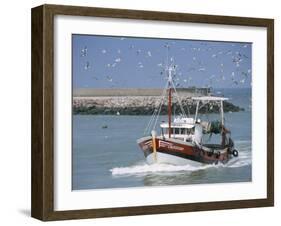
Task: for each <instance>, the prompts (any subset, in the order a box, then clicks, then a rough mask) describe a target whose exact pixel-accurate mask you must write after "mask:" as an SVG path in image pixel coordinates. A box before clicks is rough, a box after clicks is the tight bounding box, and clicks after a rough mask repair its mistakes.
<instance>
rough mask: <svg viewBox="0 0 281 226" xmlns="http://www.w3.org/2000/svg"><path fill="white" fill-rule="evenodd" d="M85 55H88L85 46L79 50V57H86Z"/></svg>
mask: <svg viewBox="0 0 281 226" xmlns="http://www.w3.org/2000/svg"><path fill="white" fill-rule="evenodd" d="M87 53H88V49H87V46H85V47H84V48H83V49H82V50H81V56H82V57H84V56H87Z"/></svg>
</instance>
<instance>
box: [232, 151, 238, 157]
mask: <svg viewBox="0 0 281 226" xmlns="http://www.w3.org/2000/svg"><path fill="white" fill-rule="evenodd" d="M232 155H233V156H234V157H238V151H237V150H236V149H234V150H233V151H232Z"/></svg>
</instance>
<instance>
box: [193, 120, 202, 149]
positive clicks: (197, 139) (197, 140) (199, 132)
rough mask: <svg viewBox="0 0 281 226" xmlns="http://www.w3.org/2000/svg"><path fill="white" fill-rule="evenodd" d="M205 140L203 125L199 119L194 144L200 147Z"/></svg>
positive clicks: (196, 124)
mask: <svg viewBox="0 0 281 226" xmlns="http://www.w3.org/2000/svg"><path fill="white" fill-rule="evenodd" d="M202 138H203V127H202V125H201V120H200V119H197V120H196V122H195V131H194V140H193V141H194V143H195V144H196V145H198V146H201V145H202Z"/></svg>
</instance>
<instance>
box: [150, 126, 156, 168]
mask: <svg viewBox="0 0 281 226" xmlns="http://www.w3.org/2000/svg"><path fill="white" fill-rule="evenodd" d="M151 136H152V149H153V159H154V162H155V163H156V162H157V150H156V131H155V130H152V131H151Z"/></svg>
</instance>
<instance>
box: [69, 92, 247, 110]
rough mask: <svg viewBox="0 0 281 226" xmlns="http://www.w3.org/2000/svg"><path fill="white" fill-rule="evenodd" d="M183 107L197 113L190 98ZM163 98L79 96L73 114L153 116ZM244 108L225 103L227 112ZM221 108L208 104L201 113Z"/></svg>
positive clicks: (164, 108)
mask: <svg viewBox="0 0 281 226" xmlns="http://www.w3.org/2000/svg"><path fill="white" fill-rule="evenodd" d="M181 99H182V100H181V102H182V106H183V108H184V110H185V112H186V113H187V112H188V110H189V112H190V114H194V113H195V109H196V105H195V102H194V101H192V100H191V98H190V97H189V98H188V97H184V98H181ZM160 102H161V97H159V96H146V95H143V96H98V97H90V96H84V97H83V96H79V97H74V98H73V114H93V115H97V114H102V115H116V114H120V115H151V114H153V112H154V111H155V109H156V108H157V107H158V106H159V103H160ZM173 109H174V110H173V111H176V113H181V111H180V106H179V104H178V102H177V101H176V100H175V98H174V102H173ZM243 110H244V109H243V108H240V107H239V106H236V105H234V104H232V103H230V102H228V101H225V102H224V111H225V112H238V111H243ZM219 111H220V109H219V106H217V105H213V104H210V103H208V104H206V105H204V107H202V108H201V109H200V111H199V113H203V114H205V113H218V112H219ZM160 114H161V115H166V114H167V100H164V101H163V105H162V108H161V112H160Z"/></svg>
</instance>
